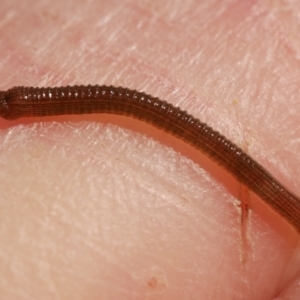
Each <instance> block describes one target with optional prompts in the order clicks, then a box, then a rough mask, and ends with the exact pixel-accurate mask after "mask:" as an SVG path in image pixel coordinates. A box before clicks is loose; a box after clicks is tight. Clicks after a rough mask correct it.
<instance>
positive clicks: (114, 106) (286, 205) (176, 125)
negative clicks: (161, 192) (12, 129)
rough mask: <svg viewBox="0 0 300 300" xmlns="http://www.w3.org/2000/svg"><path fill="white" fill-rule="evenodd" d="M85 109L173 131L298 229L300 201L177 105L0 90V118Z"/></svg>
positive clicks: (79, 91)
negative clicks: (126, 117) (131, 118)
mask: <svg viewBox="0 0 300 300" xmlns="http://www.w3.org/2000/svg"><path fill="white" fill-rule="evenodd" d="M90 113H109V114H118V115H126V116H130V117H133V118H136V119H139V120H142V121H145V122H147V123H150V124H152V125H153V126H155V127H158V128H160V129H162V130H164V131H166V132H169V133H171V134H173V135H175V136H176V137H178V138H180V139H182V140H183V141H185V142H186V143H189V144H190V145H192V146H193V147H195V148H196V149H198V150H200V151H202V152H203V153H205V154H206V155H207V156H208V157H210V158H211V159H212V160H214V161H215V162H217V163H218V164H219V165H221V166H223V167H224V168H226V170H227V171H228V172H230V173H231V174H232V175H233V176H234V177H235V178H236V179H237V180H238V181H239V182H241V183H242V184H244V185H245V186H246V187H248V188H249V189H250V190H251V191H253V192H254V193H256V194H257V195H258V196H259V197H260V198H261V199H262V200H263V201H265V202H266V203H267V204H268V205H269V206H270V207H271V208H273V209H274V210H275V211H277V213H278V214H280V215H281V216H282V217H283V218H285V219H286V220H287V221H288V222H289V223H290V224H291V225H293V226H294V228H295V229H296V230H297V232H298V233H300V199H299V198H298V197H297V196H295V195H293V194H292V193H291V192H289V191H288V190H287V189H286V188H284V187H283V186H282V185H281V184H280V183H279V182H278V181H277V180H276V179H275V178H273V177H272V176H271V175H270V174H269V172H267V171H266V170H265V169H264V168H263V167H262V166H261V165H260V164H258V163H257V162H255V161H254V160H253V159H252V158H251V157H249V156H248V155H247V154H246V153H245V152H243V151H242V150H241V149H240V148H239V147H237V146H236V145H234V144H233V143H232V142H230V141H229V140H228V139H226V138H225V137H224V136H222V135H221V134H219V133H218V132H216V131H215V130H213V129H212V128H211V127H209V126H207V125H206V124H204V123H202V122H201V121H199V120H198V119H196V118H194V117H193V116H191V115H189V114H188V113H186V112H185V111H182V110H181V109H180V108H178V107H174V106H173V105H171V104H169V103H167V102H165V101H161V100H159V99H158V98H153V97H151V96H149V95H146V94H144V93H140V92H137V91H132V90H129V89H126V88H120V87H119V88H116V87H112V86H111V87H107V86H72V87H55V88H32V87H14V88H12V89H10V90H8V91H6V92H0V116H1V117H2V118H4V119H8V120H12V119H17V118H21V117H34V116H50V115H64V114H90Z"/></svg>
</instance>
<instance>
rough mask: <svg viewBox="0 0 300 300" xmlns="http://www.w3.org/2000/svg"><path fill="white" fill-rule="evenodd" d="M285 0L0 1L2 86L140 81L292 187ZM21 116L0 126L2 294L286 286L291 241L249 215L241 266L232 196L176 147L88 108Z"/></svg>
mask: <svg viewBox="0 0 300 300" xmlns="http://www.w3.org/2000/svg"><path fill="white" fill-rule="evenodd" d="M297 5H298V4H297V2H296V1H294V2H293V1H290V2H284V1H278V2H276V5H275V4H271V3H269V1H261V2H259V3H258V2H255V1H223V2H222V3H221V2H220V1H206V2H205V4H199V3H198V2H197V1H192V0H191V1H188V2H185V4H181V3H180V2H178V3H175V2H173V1H170V2H165V3H164V4H162V3H161V1H140V2H138V4H137V2H135V1H132V2H131V1H124V2H122V3H119V2H113V1H89V2H84V3H83V2H82V1H78V2H76V1H72V2H68V1H65V2H64V3H61V1H51V2H48V1H27V2H26V3H20V2H18V1H2V3H1V8H0V20H1V21H0V35H1V41H0V49H1V61H0V76H1V81H0V82H1V90H6V89H8V88H10V87H12V86H15V85H28V86H31V85H39V86H48V85H49V86H54V85H67V84H102V83H105V84H113V85H115V86H119V85H121V86H127V87H129V88H132V89H137V90H140V91H142V90H144V91H146V92H147V93H149V94H151V95H155V96H158V97H159V98H161V99H166V100H168V101H169V102H172V103H173V104H175V105H179V106H180V107H182V108H183V109H186V110H188V111H189V112H190V113H192V114H193V115H194V116H197V117H199V118H200V119H201V120H203V121H205V122H206V123H208V124H209V125H210V126H212V127H213V128H215V129H216V130H219V131H220V132H221V133H222V134H224V135H225V136H227V137H228V138H230V139H231V140H232V141H234V142H235V143H236V144H238V145H240V146H241V147H243V149H245V150H246V151H247V152H248V153H250V154H251V155H252V156H253V157H254V158H255V159H257V160H258V161H259V162H261V163H262V164H263V165H264V166H265V167H267V168H268V170H270V172H272V173H273V174H274V175H275V176H276V177H277V178H278V179H279V180H281V181H282V182H283V183H284V184H285V185H286V186H287V187H289V188H290V189H291V190H293V191H294V192H295V193H296V194H298V195H300V188H299V187H298V178H299V175H300V168H299V166H300V158H299V155H298V153H299V150H300V146H299V142H298V137H299V136H300V132H299V118H298V116H299V114H300V107H299V105H298V101H299V92H298V91H299V86H298V85H299V83H298V80H297V78H299V74H298V73H299V70H300V68H299V66H298V65H299V60H298V57H299V53H300V47H299V43H297V38H296V37H297V35H296V34H297V31H296V28H297V25H298V22H299V19H298V18H297V16H296V14H295V15H294V12H296V11H299V7H297ZM28 8H30V9H28ZM43 120H44V119H43ZM53 120H56V121H60V123H53V122H52V121H53ZM33 121H35V122H40V121H42V119H38V120H36V119H35V120H19V121H17V122H13V123H8V122H5V121H1V123H0V125H1V127H2V128H3V130H2V131H1V135H0V138H1V142H0V145H1V149H0V162H1V168H0V169H1V173H0V176H1V180H0V190H1V197H0V220H1V222H0V244H1V249H0V262H1V263H0V274H1V276H0V294H1V295H2V298H3V299H297V298H298V297H299V296H300V291H299V282H300V278H299V275H298V274H297V273H298V271H299V268H300V265H299V263H298V259H297V257H298V251H297V250H295V248H294V247H292V246H291V244H290V243H289V242H288V241H287V239H286V238H285V237H284V236H282V235H281V234H279V233H278V232H277V231H276V230H274V229H273V228H272V227H271V226H270V225H269V223H268V222H266V220H264V218H263V216H260V215H257V214H256V213H255V212H253V213H252V214H251V227H250V231H249V238H248V241H249V249H247V250H248V251H247V253H248V254H249V255H248V257H247V260H246V262H242V253H243V251H241V248H242V247H241V238H240V223H239V221H240V219H239V210H238V207H237V205H236V202H237V200H236V199H235V198H234V197H233V196H232V195H231V194H229V193H228V192H227V191H226V189H225V188H224V187H223V185H222V184H220V182H218V181H216V180H214V178H212V177H210V176H209V175H208V174H207V173H206V172H205V171H203V169H201V167H200V166H199V165H196V164H194V163H193V162H192V161H191V160H190V159H189V157H183V156H181V155H180V154H179V153H178V152H176V149H172V148H170V147H166V146H165V145H163V144H161V143H158V142H155V141H153V140H152V139H150V138H149V137H146V136H143V135H141V134H140V133H139V132H138V130H133V131H129V130H128V129H126V128H124V127H121V128H120V127H117V126H115V125H109V124H108V123H107V122H104V123H101V117H100V118H99V117H94V118H88V117H64V118H52V119H51V118H47V119H46V121H47V122H46V123H41V122H40V123H36V124H34V125H32V124H30V123H32V122H33ZM64 121H71V122H72V123H70V122H67V123H64ZM91 121H96V122H95V123H92V122H91ZM129 123H130V122H129ZM18 124H22V127H20V126H19V127H18V126H17V127H13V126H12V125H18ZM133 127H134V126H133ZM236 184H238V183H236ZM291 266H292V267H293V268H291ZM291 270H293V271H291ZM291 274H294V275H293V276H291Z"/></svg>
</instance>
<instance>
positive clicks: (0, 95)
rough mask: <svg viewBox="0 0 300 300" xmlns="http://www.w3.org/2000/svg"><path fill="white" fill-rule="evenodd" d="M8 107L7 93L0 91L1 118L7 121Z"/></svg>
mask: <svg viewBox="0 0 300 300" xmlns="http://www.w3.org/2000/svg"><path fill="white" fill-rule="evenodd" d="M7 115H8V105H7V100H6V92H1V91H0V117H2V118H4V119H7Z"/></svg>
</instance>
